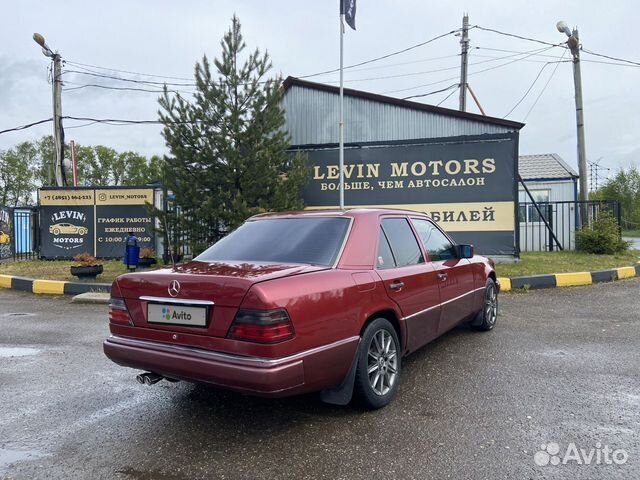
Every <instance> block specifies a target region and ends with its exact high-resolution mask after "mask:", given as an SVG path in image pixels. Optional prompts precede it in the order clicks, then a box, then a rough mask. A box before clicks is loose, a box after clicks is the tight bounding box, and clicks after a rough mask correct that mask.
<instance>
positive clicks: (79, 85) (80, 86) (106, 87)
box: [62, 80, 194, 94]
mask: <svg viewBox="0 0 640 480" xmlns="http://www.w3.org/2000/svg"><path fill="white" fill-rule="evenodd" d="M65 84H70V85H77V86H76V87H68V88H63V89H62V90H63V91H65V92H70V91H77V90H81V89H84V88H101V89H104V90H116V91H131V92H148V93H156V94H157V93H164V90H159V89H155V90H152V89H148V88H137V87H114V86H111V85H101V84H97V83H88V84H85V83H76V82H70V81H68V80H67V81H65ZM168 90H169V91H170V92H173V93H187V94H192V93H194V92H190V91H187V90H175V89H168Z"/></svg>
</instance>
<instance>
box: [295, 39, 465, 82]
mask: <svg viewBox="0 0 640 480" xmlns="http://www.w3.org/2000/svg"><path fill="white" fill-rule="evenodd" d="M459 30H460V29H456V30H451V31H450V32H447V33H443V34H441V35H438V36H436V37H433V38H430V39H429V40H427V41H425V42H420V43H417V44H415V45H411V46H410V47H406V48H403V49H400V50H396V51H395V52H391V53H388V54H386V55H382V56H380V57H375V58H372V59H370V60H365V61H363V62H359V63H354V64H352V65H347V66H346V67H343V69H344V70H347V69H349V68H355V67H360V66H362V65H367V64H369V63H373V62H378V61H380V60H384V59H385V58H389V57H393V56H395V55H400V54H401V53H405V52H408V51H410V50H414V49H416V48H419V47H423V46H424V45H427V44H429V43H431V42H435V41H436V40H439V39H441V38H443V37H446V36H448V35H452V34H454V33H456V32H457V31H459ZM339 71H340V69H339V68H334V69H332V70H325V71H324V72H318V73H312V74H309V75H302V76H299V77H297V78H311V77H317V76H319V75H325V74H327V73H335V72H339Z"/></svg>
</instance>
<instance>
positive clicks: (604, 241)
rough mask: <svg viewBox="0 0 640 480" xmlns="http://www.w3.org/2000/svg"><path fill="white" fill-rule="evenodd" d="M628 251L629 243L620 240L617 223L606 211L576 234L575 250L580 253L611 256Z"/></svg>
mask: <svg viewBox="0 0 640 480" xmlns="http://www.w3.org/2000/svg"><path fill="white" fill-rule="evenodd" d="M628 249H629V242H625V241H624V240H622V238H620V228H619V226H618V222H616V219H615V218H613V215H611V213H609V212H606V211H605V212H599V214H598V216H597V218H596V219H595V220H593V221H592V222H591V223H590V224H588V225H585V226H584V227H582V230H580V231H579V232H577V233H576V250H578V251H581V252H586V253H595V254H598V255H605V254H608V255H611V254H614V253H620V252H624V251H625V250H628Z"/></svg>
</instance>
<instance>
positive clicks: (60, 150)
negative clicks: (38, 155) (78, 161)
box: [52, 53, 66, 187]
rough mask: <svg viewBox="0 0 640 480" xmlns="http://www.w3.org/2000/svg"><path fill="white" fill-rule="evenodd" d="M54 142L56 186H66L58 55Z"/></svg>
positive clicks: (55, 57) (55, 60)
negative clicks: (63, 163) (63, 165)
mask: <svg viewBox="0 0 640 480" xmlns="http://www.w3.org/2000/svg"><path fill="white" fill-rule="evenodd" d="M52 60H53V141H54V143H55V144H56V168H55V173H56V184H57V185H58V186H59V187H62V186H64V184H65V183H66V182H65V181H64V172H63V171H62V160H63V158H64V140H63V133H62V118H61V117H62V98H61V97H62V80H61V76H62V68H61V63H62V58H61V57H60V55H59V54H58V53H54V54H53V57H52Z"/></svg>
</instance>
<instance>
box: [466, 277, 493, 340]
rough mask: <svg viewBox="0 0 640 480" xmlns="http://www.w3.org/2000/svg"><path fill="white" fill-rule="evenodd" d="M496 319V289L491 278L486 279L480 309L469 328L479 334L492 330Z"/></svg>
mask: <svg viewBox="0 0 640 480" xmlns="http://www.w3.org/2000/svg"><path fill="white" fill-rule="evenodd" d="M497 319H498V288H497V287H496V282H495V281H494V280H493V278H487V283H486V284H485V287H484V297H483V301H482V309H481V310H480V311H479V312H478V314H477V315H476V317H475V318H474V319H473V321H472V322H471V326H472V327H473V328H475V329H476V330H479V331H481V332H488V331H489V330H493V327H495V326H496V320H497Z"/></svg>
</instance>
